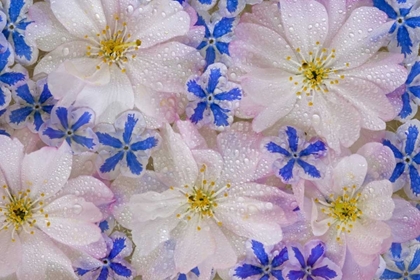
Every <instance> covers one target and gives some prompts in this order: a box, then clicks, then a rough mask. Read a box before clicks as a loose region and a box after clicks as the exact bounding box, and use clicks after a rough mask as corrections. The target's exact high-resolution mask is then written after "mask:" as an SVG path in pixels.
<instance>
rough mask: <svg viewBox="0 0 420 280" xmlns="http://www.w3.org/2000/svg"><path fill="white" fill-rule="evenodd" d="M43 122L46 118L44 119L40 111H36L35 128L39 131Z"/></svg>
mask: <svg viewBox="0 0 420 280" xmlns="http://www.w3.org/2000/svg"><path fill="white" fill-rule="evenodd" d="M43 123H44V120H43V119H42V117H41V114H40V113H39V112H35V113H34V125H35V130H36V131H38V130H39V128H40V127H41V125H42V124H43Z"/></svg>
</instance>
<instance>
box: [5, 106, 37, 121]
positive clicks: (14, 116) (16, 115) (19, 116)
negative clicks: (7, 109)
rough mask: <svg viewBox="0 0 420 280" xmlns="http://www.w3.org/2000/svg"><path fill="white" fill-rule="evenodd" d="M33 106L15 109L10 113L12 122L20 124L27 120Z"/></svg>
mask: <svg viewBox="0 0 420 280" xmlns="http://www.w3.org/2000/svg"><path fill="white" fill-rule="evenodd" d="M32 111H33V108H32V107H21V108H19V109H16V110H13V111H12V112H11V113H10V117H9V120H10V122H11V123H15V124H19V123H21V122H24V121H26V118H27V117H28V116H29V115H30V114H31V113H32Z"/></svg>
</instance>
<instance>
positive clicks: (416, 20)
mask: <svg viewBox="0 0 420 280" xmlns="http://www.w3.org/2000/svg"><path fill="white" fill-rule="evenodd" d="M405 24H407V25H408V26H409V27H411V28H416V27H420V17H412V18H408V19H406V20H405Z"/></svg>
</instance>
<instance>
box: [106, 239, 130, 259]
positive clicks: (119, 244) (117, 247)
mask: <svg viewBox="0 0 420 280" xmlns="http://www.w3.org/2000/svg"><path fill="white" fill-rule="evenodd" d="M125 241H126V239H125V238H123V237H120V238H116V239H115V240H114V242H113V244H112V250H111V252H110V253H109V256H108V258H109V259H111V260H112V259H114V258H115V257H116V256H118V254H119V253H121V251H122V250H123V249H124V248H125V247H127V246H126V245H125Z"/></svg>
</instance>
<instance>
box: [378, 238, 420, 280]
mask: <svg viewBox="0 0 420 280" xmlns="http://www.w3.org/2000/svg"><path fill="white" fill-rule="evenodd" d="M384 259H385V263H386V268H385V270H384V272H383V273H382V275H381V277H379V279H381V280H385V279H393V280H394V279H401V280H420V246H419V245H417V246H416V245H412V246H409V245H408V244H400V243H392V245H391V248H390V249H389V254H385V255H384Z"/></svg>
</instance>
